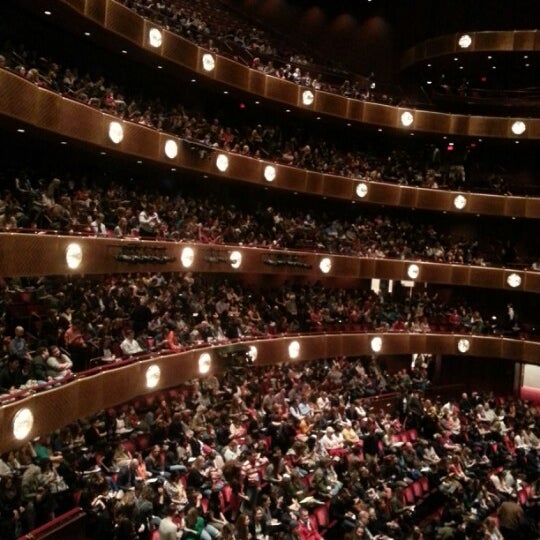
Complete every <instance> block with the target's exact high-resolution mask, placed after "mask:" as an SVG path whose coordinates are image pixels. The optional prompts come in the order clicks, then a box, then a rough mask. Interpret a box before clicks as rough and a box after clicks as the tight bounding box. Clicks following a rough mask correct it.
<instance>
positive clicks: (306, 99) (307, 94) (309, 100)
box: [302, 90, 315, 107]
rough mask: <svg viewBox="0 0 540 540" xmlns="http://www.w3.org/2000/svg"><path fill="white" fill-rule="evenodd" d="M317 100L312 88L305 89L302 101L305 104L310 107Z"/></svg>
mask: <svg viewBox="0 0 540 540" xmlns="http://www.w3.org/2000/svg"><path fill="white" fill-rule="evenodd" d="M314 101H315V95H314V94H313V92H312V91H311V90H304V91H303V92H302V103H303V104H304V105H307V106H308V107H309V106H310V105H313V102H314Z"/></svg>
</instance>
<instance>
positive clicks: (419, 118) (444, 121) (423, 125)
mask: <svg viewBox="0 0 540 540" xmlns="http://www.w3.org/2000/svg"><path fill="white" fill-rule="evenodd" d="M451 124H452V115H449V114H444V113H437V112H433V111H421V110H416V111H415V112H414V122H413V125H412V126H411V127H413V128H414V130H418V131H432V132H436V133H452V131H451Z"/></svg>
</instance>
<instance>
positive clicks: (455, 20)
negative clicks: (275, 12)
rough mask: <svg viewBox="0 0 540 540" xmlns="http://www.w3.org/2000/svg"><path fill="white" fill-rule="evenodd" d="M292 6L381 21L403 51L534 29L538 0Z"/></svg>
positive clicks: (325, 0)
mask: <svg viewBox="0 0 540 540" xmlns="http://www.w3.org/2000/svg"><path fill="white" fill-rule="evenodd" d="M286 3H287V4H289V5H291V6H299V7H301V8H302V9H309V8H312V7H314V6H316V7H319V8H321V9H322V10H323V12H324V13H325V15H326V16H327V17H328V18H329V19H331V18H334V17H337V16H339V15H342V14H349V15H352V16H353V17H355V18H356V19H357V20H358V21H363V20H366V19H369V18H370V17H373V16H380V17H383V18H384V19H385V20H386V21H387V22H388V23H389V24H390V25H391V27H392V30H393V32H394V36H395V42H396V45H398V47H399V48H401V49H402V50H403V49H405V48H407V47H410V46H412V45H414V44H416V43H418V42H420V41H422V40H424V39H428V38H431V37H435V36H438V35H442V34H447V33H453V32H462V31H465V30H467V31H475V30H476V31H478V30H516V29H522V30H523V29H528V30H530V29H533V28H535V27H537V26H538V24H539V23H540V2H539V1H538V0H474V1H473V2H471V1H470V0H452V1H447V0H286Z"/></svg>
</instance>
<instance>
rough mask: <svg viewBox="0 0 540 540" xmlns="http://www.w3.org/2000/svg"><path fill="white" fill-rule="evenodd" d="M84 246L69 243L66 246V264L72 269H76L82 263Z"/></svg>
mask: <svg viewBox="0 0 540 540" xmlns="http://www.w3.org/2000/svg"><path fill="white" fill-rule="evenodd" d="M82 257H83V253H82V247H81V246H80V244H76V243H73V244H69V245H68V247H67V248H66V264H67V265H68V268H69V269H70V270H76V269H77V268H79V266H80V265H81V263H82Z"/></svg>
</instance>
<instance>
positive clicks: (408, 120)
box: [401, 111, 414, 127]
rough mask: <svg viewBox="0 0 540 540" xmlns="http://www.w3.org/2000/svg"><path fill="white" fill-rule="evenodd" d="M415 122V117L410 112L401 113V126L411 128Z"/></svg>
mask: <svg viewBox="0 0 540 540" xmlns="http://www.w3.org/2000/svg"><path fill="white" fill-rule="evenodd" d="M413 122H414V116H413V114H412V113H411V112H410V111H405V112H404V113H401V125H402V126H405V127H409V126H410V125H411V124H412V123H413Z"/></svg>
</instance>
